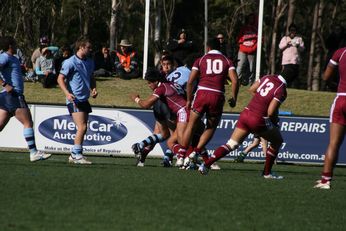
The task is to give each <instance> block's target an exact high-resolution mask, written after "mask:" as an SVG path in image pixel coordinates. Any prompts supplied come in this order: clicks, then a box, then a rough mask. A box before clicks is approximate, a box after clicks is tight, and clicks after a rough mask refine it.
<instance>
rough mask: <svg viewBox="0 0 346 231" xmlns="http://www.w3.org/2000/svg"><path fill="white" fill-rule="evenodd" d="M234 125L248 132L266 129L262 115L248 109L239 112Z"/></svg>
mask: <svg viewBox="0 0 346 231" xmlns="http://www.w3.org/2000/svg"><path fill="white" fill-rule="evenodd" d="M236 127H237V128H241V129H243V130H246V131H249V132H250V133H259V132H262V131H265V130H266V125H265V122H264V119H263V117H262V116H259V115H257V114H255V113H253V112H251V111H250V110H248V109H244V110H243V111H242V112H241V113H240V116H239V119H238V122H237V124H236Z"/></svg>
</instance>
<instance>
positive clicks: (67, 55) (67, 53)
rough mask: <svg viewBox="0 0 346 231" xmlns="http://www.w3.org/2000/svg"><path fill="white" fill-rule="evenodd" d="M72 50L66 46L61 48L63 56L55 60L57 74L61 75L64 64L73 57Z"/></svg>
mask: <svg viewBox="0 0 346 231" xmlns="http://www.w3.org/2000/svg"><path fill="white" fill-rule="evenodd" d="M72 53H73V52H72V49H71V48H70V46H68V45H65V46H63V47H62V48H61V55H60V56H59V57H58V58H57V59H56V60H55V73H59V72H60V69H61V66H62V63H63V62H64V61H65V60H66V59H68V58H70V57H71V56H72Z"/></svg>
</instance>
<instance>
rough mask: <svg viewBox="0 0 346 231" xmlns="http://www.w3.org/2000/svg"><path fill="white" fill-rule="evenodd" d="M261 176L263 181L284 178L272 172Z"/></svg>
mask: <svg viewBox="0 0 346 231" xmlns="http://www.w3.org/2000/svg"><path fill="white" fill-rule="evenodd" d="M262 176H263V178H264V179H272V180H282V179H283V178H284V177H283V176H280V175H277V174H275V173H273V172H271V173H270V174H268V175H264V174H262Z"/></svg>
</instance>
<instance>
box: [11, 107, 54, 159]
mask: <svg viewBox="0 0 346 231" xmlns="http://www.w3.org/2000/svg"><path fill="white" fill-rule="evenodd" d="M14 116H15V117H16V119H17V120H18V121H19V122H21V123H22V124H23V126H24V130H23V135H24V138H25V140H26V142H27V144H28V148H29V151H30V161H32V162H34V161H38V160H45V159H48V158H49V157H50V156H51V154H46V153H44V152H42V151H38V150H37V148H36V142H35V134H34V129H33V122H32V118H31V113H30V110H29V109H28V108H18V109H17V110H16V111H15V114H14Z"/></svg>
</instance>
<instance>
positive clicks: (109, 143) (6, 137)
mask: <svg viewBox="0 0 346 231" xmlns="http://www.w3.org/2000/svg"><path fill="white" fill-rule="evenodd" d="M30 109H31V112H32V115H33V120H34V125H35V126H34V127H35V135H36V144H37V147H38V149H41V150H45V151H47V152H51V153H59V152H61V153H69V152H70V150H71V148H72V145H73V140H74V137H75V132H76V126H75V124H74V123H73V121H72V118H71V116H70V115H69V114H68V112H67V109H66V107H65V106H54V105H30ZM238 117H239V114H226V113H225V114H223V116H222V119H221V121H220V123H219V126H218V128H217V130H216V132H215V135H214V137H213V139H212V140H211V141H210V142H209V144H208V146H207V150H208V153H209V154H212V153H213V152H214V150H215V149H216V148H217V147H219V146H220V145H222V144H225V143H226V142H227V140H228V139H229V137H230V135H231V133H232V131H233V130H234V128H235V125H236V122H237V119H238ZM154 125H155V120H154V116H153V114H152V111H150V110H135V109H114V108H99V107H93V112H92V113H91V114H90V116H89V122H88V130H87V134H86V135H85V137H84V143H83V148H84V153H86V154H92V155H104V156H126V155H128V156H133V153H132V149H131V146H132V144H134V143H136V142H140V141H142V140H143V139H145V138H146V137H148V136H149V135H151V134H152V132H153V129H154ZM280 130H281V133H282V136H283V138H284V143H283V145H282V147H281V149H280V152H279V155H278V161H279V162H287V163H314V164H316V163H323V160H324V152H325V150H326V148H327V145H328V142H329V121H328V118H314V117H294V116H280ZM22 133H23V126H22V125H21V124H20V123H19V122H18V121H17V120H16V119H11V120H10V122H9V123H8V125H7V126H6V127H5V129H4V130H3V131H2V132H1V133H0V142H1V144H0V146H1V147H6V148H26V142H25V140H24V138H23V134H22ZM252 139H253V134H250V135H249V136H248V137H247V139H246V140H245V141H244V142H243V143H242V144H241V145H240V147H239V149H238V150H236V151H233V152H231V153H230V154H229V155H228V156H226V157H225V159H230V160H231V159H233V158H234V157H235V156H237V155H239V152H240V151H242V150H244V149H245V148H246V147H247V146H248V145H249V144H250V143H251V142H252ZM166 148H167V146H166V143H165V142H163V143H161V144H160V145H156V146H155V148H154V150H153V151H152V152H151V153H150V156H158V157H159V156H162V155H163V153H164V151H165V150H166ZM345 151H346V147H345V144H343V145H342V147H341V149H340V153H345ZM264 157H265V155H264V153H263V152H262V148H261V146H259V147H257V148H255V149H253V150H252V151H251V152H250V153H249V154H248V157H247V158H246V160H249V161H263V160H264ZM338 164H346V156H345V155H340V158H339V160H338Z"/></svg>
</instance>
